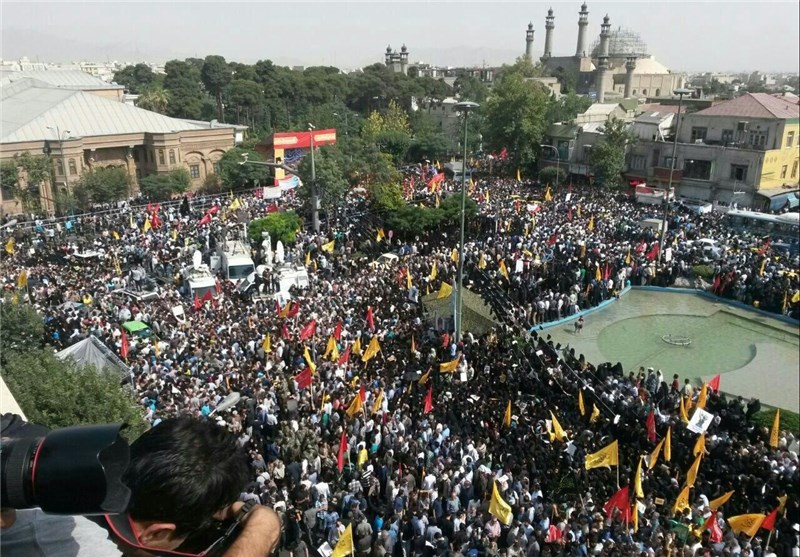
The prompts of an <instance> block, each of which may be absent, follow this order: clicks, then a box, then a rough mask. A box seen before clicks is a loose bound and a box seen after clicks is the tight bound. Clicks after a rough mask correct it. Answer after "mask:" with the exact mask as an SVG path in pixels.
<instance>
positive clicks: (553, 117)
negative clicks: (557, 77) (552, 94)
mask: <svg viewBox="0 0 800 557" xmlns="http://www.w3.org/2000/svg"><path fill="white" fill-rule="evenodd" d="M590 106H592V100H591V99H590V98H589V97H585V96H583V95H576V94H575V93H567V94H566V95H563V96H562V97H561V98H560V99H558V100H552V101H550V103H549V104H548V107H547V116H546V120H547V124H548V125H550V124H555V123H556V122H571V121H573V120H575V117H576V116H577V115H578V114H583V113H584V112H586V109H588V108H589V107H590Z"/></svg>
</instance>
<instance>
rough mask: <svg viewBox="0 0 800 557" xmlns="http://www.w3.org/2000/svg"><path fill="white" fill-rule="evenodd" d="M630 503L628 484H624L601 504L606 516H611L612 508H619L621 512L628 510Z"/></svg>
mask: <svg viewBox="0 0 800 557" xmlns="http://www.w3.org/2000/svg"><path fill="white" fill-rule="evenodd" d="M630 508H631V506H630V503H628V486H627V485H626V486H625V487H623V488H622V489H620V490H619V491H617V492H616V493H615V494H614V495H612V496H611V499H609V500H608V502H607V503H606V504H605V505H603V510H604V511H605V513H606V514H607V515H608V516H612V515H613V514H614V509H619V510H621V511H622V512H623V513H625V512H626V511H627V512H630Z"/></svg>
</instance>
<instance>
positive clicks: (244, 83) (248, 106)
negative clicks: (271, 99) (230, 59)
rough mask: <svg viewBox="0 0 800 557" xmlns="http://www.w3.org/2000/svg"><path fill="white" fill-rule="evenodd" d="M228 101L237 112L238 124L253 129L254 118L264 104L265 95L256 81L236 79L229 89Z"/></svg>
mask: <svg viewBox="0 0 800 557" xmlns="http://www.w3.org/2000/svg"><path fill="white" fill-rule="evenodd" d="M228 100H229V103H230V106H231V108H233V109H234V110H236V122H237V123H239V124H241V123H245V124H247V125H249V126H251V127H252V126H253V123H254V116H255V114H256V112H257V110H258V109H259V107H261V105H262V104H263V102H264V93H263V91H262V87H261V85H259V84H258V83H256V82H255V81H248V80H246V79H234V80H233V81H231V84H230V86H229V87H228ZM243 121H244V122H243Z"/></svg>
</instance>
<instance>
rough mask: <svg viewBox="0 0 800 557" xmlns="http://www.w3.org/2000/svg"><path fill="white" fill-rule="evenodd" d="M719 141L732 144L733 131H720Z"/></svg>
mask: <svg viewBox="0 0 800 557" xmlns="http://www.w3.org/2000/svg"><path fill="white" fill-rule="evenodd" d="M720 141H722V143H725V144H727V143H733V130H722V135H721V136H720Z"/></svg>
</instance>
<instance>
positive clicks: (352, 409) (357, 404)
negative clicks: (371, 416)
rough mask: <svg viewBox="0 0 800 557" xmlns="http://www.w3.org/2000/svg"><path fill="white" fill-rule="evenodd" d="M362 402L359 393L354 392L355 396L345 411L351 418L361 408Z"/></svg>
mask: <svg viewBox="0 0 800 557" xmlns="http://www.w3.org/2000/svg"><path fill="white" fill-rule="evenodd" d="M363 406H364V403H363V401H362V400H361V393H356V396H355V398H353V402H351V403H350V406H348V407H347V410H345V413H346V414H347V415H348V416H350V417H351V418H352V417H353V416H355V415H356V414H358V413H359V412H361V408H363Z"/></svg>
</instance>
